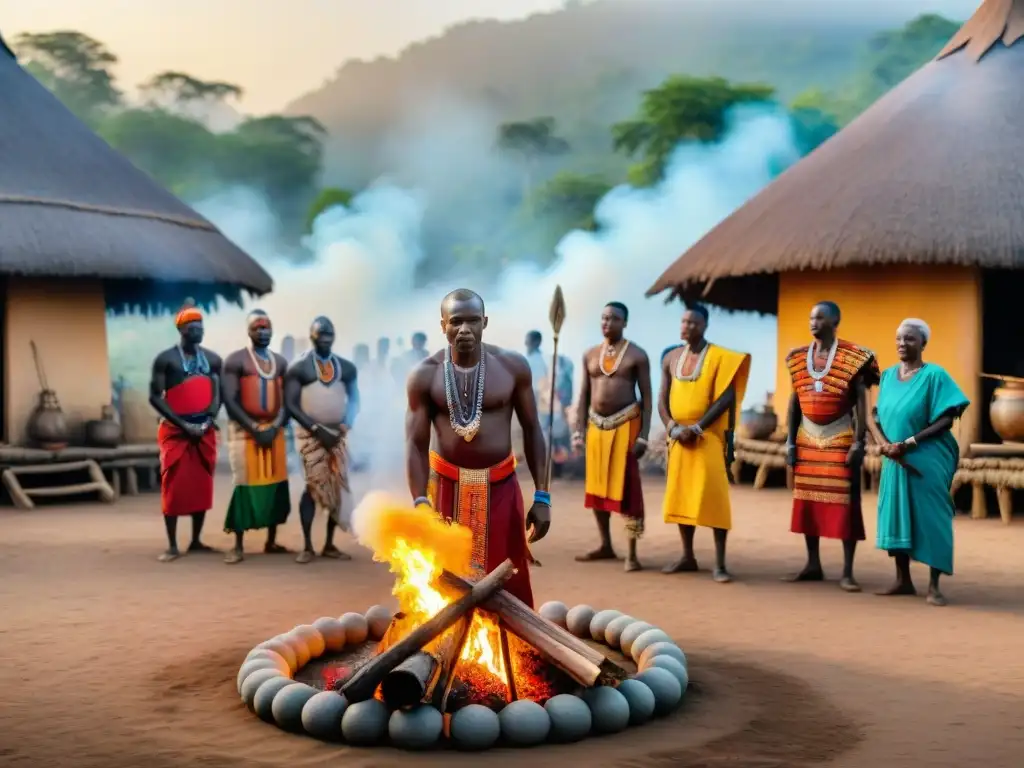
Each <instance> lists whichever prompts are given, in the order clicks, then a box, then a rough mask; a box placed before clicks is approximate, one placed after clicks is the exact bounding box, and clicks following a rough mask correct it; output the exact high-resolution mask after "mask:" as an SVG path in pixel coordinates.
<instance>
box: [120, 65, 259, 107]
mask: <svg viewBox="0 0 1024 768" xmlns="http://www.w3.org/2000/svg"><path fill="white" fill-rule="evenodd" d="M139 91H140V92H141V93H142V95H143V96H144V97H146V98H148V99H149V100H151V101H154V102H156V103H157V104H161V105H167V104H177V105H186V104H191V103H193V102H196V101H200V102H210V101H214V102H221V101H225V100H227V99H235V100H237V99H240V98H242V93H243V92H242V89H241V88H240V87H239V86H237V85H234V84H232V83H224V82H220V81H216V80H215V81H212V82H208V81H205V80H198V79H196V78H194V77H192V76H191V75H187V74H185V73H184V72H173V71H168V72H161V73H159V74H157V75H153V77H151V78H150V79H149V80H147V81H146V82H145V83H143V84H142V85H141V86H139Z"/></svg>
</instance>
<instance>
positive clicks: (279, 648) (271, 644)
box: [253, 637, 299, 674]
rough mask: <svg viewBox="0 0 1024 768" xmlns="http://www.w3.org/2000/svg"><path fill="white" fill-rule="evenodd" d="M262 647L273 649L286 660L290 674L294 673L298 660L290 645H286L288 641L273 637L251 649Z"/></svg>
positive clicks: (255, 649)
mask: <svg viewBox="0 0 1024 768" xmlns="http://www.w3.org/2000/svg"><path fill="white" fill-rule="evenodd" d="M263 648H266V649H268V650H271V651H273V652H274V653H276V654H278V655H279V656H280V657H281V658H283V659H284V660H285V661H287V662H288V667H289V668H290V669H291V671H292V674H295V671H296V670H297V669H298V668H299V661H298V659H297V658H296V657H295V651H294V650H292V647H291V646H290V645H288V643H286V642H284V641H283V640H281V639H279V638H277V637H275V638H273V639H272V640H267V641H265V642H262V643H260V644H259V645H257V646H256V647H255V648H253V651H258V650H261V649H263Z"/></svg>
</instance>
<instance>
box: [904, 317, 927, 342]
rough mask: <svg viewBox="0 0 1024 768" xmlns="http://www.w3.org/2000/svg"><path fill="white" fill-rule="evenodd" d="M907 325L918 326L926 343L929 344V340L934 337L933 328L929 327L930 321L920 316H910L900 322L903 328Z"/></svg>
mask: <svg viewBox="0 0 1024 768" xmlns="http://www.w3.org/2000/svg"><path fill="white" fill-rule="evenodd" d="M905 325H909V326H910V327H911V328H916V329H917V330H918V332H919V333H920V334H921V339H922V340H923V341H924V343H925V344H927V343H928V340H929V339H930V338H931V337H932V329H931V328H929V327H928V323H926V322H925V321H924V320H922V319H921V318H919V317H908V318H907V319H906V320H904V321H903V322H902V323H900V328H902V327H903V326H905Z"/></svg>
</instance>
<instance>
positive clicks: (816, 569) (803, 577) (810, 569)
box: [782, 565, 825, 584]
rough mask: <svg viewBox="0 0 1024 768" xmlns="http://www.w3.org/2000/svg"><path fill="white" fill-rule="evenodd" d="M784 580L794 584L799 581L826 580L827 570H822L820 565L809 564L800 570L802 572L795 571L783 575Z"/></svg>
mask: <svg viewBox="0 0 1024 768" xmlns="http://www.w3.org/2000/svg"><path fill="white" fill-rule="evenodd" d="M782 580H783V581H788V582H790V583H792V584H795V583H796V582H798V581H824V580H825V572H824V571H823V570H821V566H820V565H815V566H810V565H808V566H807V567H805V568H804V569H803V570H802V571H800V573H793V574H790V575H789V576H783V577H782Z"/></svg>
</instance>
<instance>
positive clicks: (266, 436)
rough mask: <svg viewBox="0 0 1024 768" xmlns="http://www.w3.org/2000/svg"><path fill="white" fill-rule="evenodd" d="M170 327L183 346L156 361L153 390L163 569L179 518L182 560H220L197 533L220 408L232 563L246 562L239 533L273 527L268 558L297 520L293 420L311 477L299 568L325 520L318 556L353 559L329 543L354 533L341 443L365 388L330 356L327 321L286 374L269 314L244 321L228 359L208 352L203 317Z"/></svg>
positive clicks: (319, 321) (208, 490)
mask: <svg viewBox="0 0 1024 768" xmlns="http://www.w3.org/2000/svg"><path fill="white" fill-rule="evenodd" d="M175 325H176V326H177V329H178V333H179V335H180V338H179V342H178V344H176V345H175V346H173V347H171V348H170V349H167V350H164V351H163V352H161V353H160V354H159V355H157V356H156V358H155V360H154V361H153V371H152V377H151V381H150V403H152V405H153V407H154V408H155V409H156V410H157V412H158V413H159V414H160V416H161V422H160V427H159V431H158V434H157V441H158V443H159V446H160V492H161V493H160V495H161V506H162V511H163V515H164V522H165V524H166V532H167V543H168V547H167V550H166V551H165V552H164V553H163V554H162V555H161V556H160V560H161V561H162V562H171V561H173V560H176V559H177V558H178V557H180V555H181V550H180V549H179V548H178V540H177V523H178V519H179V518H180V517H191V518H192V538H191V543H190V544H189V545H188V548H187V551H188V552H190V553H201V552H212V551H213V549H212V548H211V547H208V546H207V545H205V544H203V542H202V540H201V534H202V530H203V524H204V522H205V519H206V513H207V512H208V511H209V510H210V509H211V508H212V507H213V476H214V471H215V468H216V464H217V434H216V433H217V425H216V418H217V415H218V413H219V411H220V409H221V405H223V406H224V408H225V410H226V411H227V416H228V429H227V440H226V442H227V447H228V457H229V459H230V463H231V472H232V476H233V479H234V483H235V488H234V492H233V493H232V497H231V501H230V503H229V504H228V509H227V514H226V516H225V520H224V530H225V531H226V532H230V533H233V534H234V536H235V544H234V547H233V548H232V549H231V550H230V551H229V552H228V553H227V555H226V557H225V562H227V563H229V564H235V563H239V562H241V561H242V560H243V559H244V546H243V540H244V535H245V532H246V531H250V530H257V529H263V528H265V529H267V540H266V543H265V544H264V552H266V553H268V554H275V553H283V552H285V551H286V550H285V549H284V547H282V546H281V545H280V544H278V543H277V529H278V527H279V526H280V525H283V524H284V523H285V521H286V520H287V519H288V516H289V513H290V511H291V500H290V495H289V490H288V462H287V447H286V439H285V428H286V427H287V426H288V424H289V422H294V424H293V426H294V433H295V444H296V448H297V450H298V453H299V455H300V457H301V460H302V467H303V473H304V476H305V489H304V491H303V494H302V497H301V499H300V501H299V518H300V521H301V524H302V533H303V539H304V542H303V548H302V550H301V551H300V552H299V554H298V557H297V558H296V561H297V562H299V563H309V562H312V560H313V559H314V557H315V554H316V552H315V548H314V546H313V540H312V529H313V521H314V519H315V516H316V512H317V511H318V510H320V511H321V512H322V513H324V514H325V515H326V517H327V531H326V538H325V542H324V545H323V548H322V549H321V550H320V555H321V556H322V557H327V558H333V559H339V560H347V559H350V556H349V555H348V554H346V553H344V552H342V551H341V550H340V549H338V547H337V546H336V545H335V544H334V534H335V531H336V529H337V528H338V527H339V526H341V527H343V528H345V527H347V520H348V515H350V514H351V510H352V494H351V489H350V487H349V476H348V475H349V472H348V469H349V468H348V453H347V450H346V437H347V435H348V433H349V431H350V430H351V428H352V426H353V424H354V423H355V419H356V417H357V415H358V414H359V388H358V386H357V372H356V367H355V365H353V364H352V362H350V361H348V360H345V359H344V358H342V357H339V356H338V355H336V354H334V352H333V347H334V341H335V332H334V326H333V324H332V323H331V321H330V320H328V319H327V318H326V317H318V318H316V319H315V320H314V321H313V324H312V326H311V327H310V342H311V348H310V349H309V351H308V352H306V353H305V354H304V355H302V356H300V357H298V358H297V359H296V360H294V361H293V362H291V363H290V364H289V362H288V360H286V359H285V357H284V356H282V355H280V354H278V353H275V352H273V351H271V349H270V341H271V338H272V336H273V326H272V324H271V321H270V318H269V317H268V316H267V314H266V313H265V312H263V311H262V310H254V311H252V312H251V313H249V316H248V317H247V319H246V325H247V334H248V343H247V344H246V345H245V346H244V347H242V348H241V349H238V350H236V351H235V352H232V353H231V354H229V355H228V356H227V357H226V358H223V359H222V358H221V357H220V356H219V355H218V354H216V353H215V352H213V351H212V350H209V349H206V348H205V347H203V346H202V341H203V334H204V327H203V315H202V312H201V311H200V310H199V308H198V307H195V306H186V307H184V308H183V309H182V310H181V311H180V312H179V313H178V314H177V316H176V318H175Z"/></svg>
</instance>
